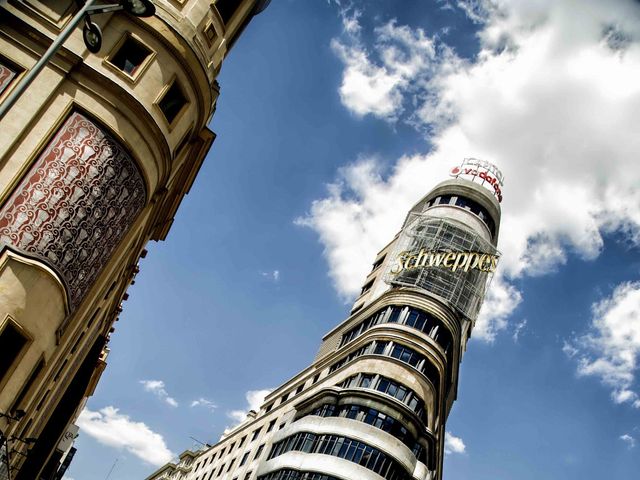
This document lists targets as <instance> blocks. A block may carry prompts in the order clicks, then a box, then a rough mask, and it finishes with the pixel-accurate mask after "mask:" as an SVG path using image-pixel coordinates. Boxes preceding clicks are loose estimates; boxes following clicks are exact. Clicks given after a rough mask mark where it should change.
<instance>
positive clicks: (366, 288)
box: [360, 278, 376, 295]
mask: <svg viewBox="0 0 640 480" xmlns="http://www.w3.org/2000/svg"><path fill="white" fill-rule="evenodd" d="M375 281H376V279H375V278H372V279H371V280H369V281H368V282H367V283H365V284H364V286H363V287H362V290H360V295H364V294H365V293H367V292H368V291H369V290H371V287H373V282H375Z"/></svg>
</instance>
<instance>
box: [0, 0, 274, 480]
mask: <svg viewBox="0 0 640 480" xmlns="http://www.w3.org/2000/svg"><path fill="white" fill-rule="evenodd" d="M81 3H83V2H76V1H75V0H47V1H45V0H28V1H22V0H20V1H18V0H15V1H14V0H9V1H7V2H2V5H0V104H2V102H3V101H5V100H6V99H7V98H8V96H9V95H10V94H11V92H12V91H13V90H14V89H15V88H16V86H17V85H18V84H19V83H20V82H21V81H22V79H23V78H24V77H25V76H26V75H27V74H28V72H29V71H30V70H31V69H32V68H33V67H34V65H35V64H36V62H37V61H38V59H39V58H40V57H42V56H43V54H44V52H45V51H46V50H47V49H48V47H49V46H50V45H51V44H52V42H54V40H55V39H56V38H57V37H58V36H59V35H60V34H61V32H63V31H64V29H65V27H66V26H67V25H69V24H70V22H71V21H72V19H73V17H74V15H75V14H76V12H77V11H78V9H79V8H80V6H79V4H81ZM96 3H97V4H99V3H101V2H96ZM104 3H109V2H104ZM112 3H122V2H112ZM152 3H153V4H154V6H155V14H154V15H153V16H151V17H148V18H137V17H134V16H132V15H130V14H127V13H125V12H124V11H117V12H112V13H105V14H100V15H93V16H92V21H94V22H95V23H96V24H98V25H99V27H100V29H101V30H102V37H103V38H102V48H101V49H100V51H99V52H97V53H91V52H89V51H88V50H87V48H86V47H85V44H84V41H83V37H82V28H76V29H75V30H74V31H73V32H72V34H71V36H70V37H69V38H68V39H67V40H66V41H65V43H64V44H63V45H62V47H61V48H59V49H58V50H57V51H56V52H55V54H54V55H53V57H52V58H51V61H50V62H49V63H48V64H47V65H46V66H45V68H44V69H43V70H42V71H41V72H40V73H39V74H38V75H37V77H36V78H35V81H34V82H33V83H32V84H31V85H30V86H29V88H28V89H27V90H26V93H25V94H23V95H22V96H21V97H20V98H19V99H18V101H17V103H15V104H14V105H13V106H12V107H11V108H10V109H9V110H8V112H7V114H6V115H5V116H4V117H3V118H2V119H0V131H2V135H0V434H1V435H0V440H2V441H1V442H0V451H4V448H3V447H4V446H5V445H4V444H5V443H7V442H9V440H7V442H5V440H6V439H7V438H12V437H17V438H18V439H24V438H33V439H35V444H34V445H32V446H31V448H30V450H29V452H28V453H27V448H26V445H25V444H24V443H23V442H20V441H15V442H14V443H12V444H11V445H10V446H9V445H8V444H7V447H8V448H7V451H14V452H13V453H14V454H13V455H12V458H11V459H10V460H9V462H8V463H9V466H8V467H7V466H6V462H5V461H3V462H0V464H5V465H4V467H0V478H3V477H2V473H3V472H2V471H1V469H2V468H5V469H6V468H8V469H10V470H11V471H12V472H11V478H17V479H18V480H33V479H35V478H38V479H40V478H45V479H49V478H54V475H57V470H59V467H58V465H59V460H60V458H61V456H62V455H63V454H64V452H63V451H62V450H61V448H63V447H61V443H60V440H61V439H62V437H63V436H65V435H66V436H68V435H69V434H72V433H73V428H71V427H70V425H71V424H72V423H73V421H74V419H75V418H76V416H77V415H78V413H79V411H80V409H81V407H82V405H83V403H84V400H85V399H86V397H87V396H88V395H90V394H91V393H92V391H93V388H94V387H95V384H96V382H97V380H98V378H99V376H100V374H101V372H102V370H103V368H104V366H105V360H106V356H107V353H108V348H107V344H108V341H109V337H110V335H111V334H112V332H113V330H114V322H115V321H117V319H118V315H119V313H120V312H121V310H122V306H121V303H122V302H123V301H124V300H126V298H127V294H126V293H125V292H126V290H127V287H128V286H129V285H130V284H131V283H132V282H133V281H134V277H135V275H136V273H137V271H138V261H139V258H140V257H144V255H145V254H146V251H145V249H144V247H145V244H146V243H147V242H148V241H149V240H163V239H164V238H165V237H166V235H167V233H168V231H169V229H170V227H171V224H172V221H173V218H174V215H175V213H176V210H177V208H178V206H179V205H180V203H181V201H182V198H183V196H184V195H185V194H186V193H187V192H188V191H189V188H190V186H191V184H192V183H193V181H194V178H195V176H196V174H197V173H198V169H199V167H200V165H201V164H202V162H203V160H204V158H205V155H206V153H207V152H208V150H209V148H210V147H211V144H212V142H213V141H214V138H215V134H214V133H213V132H212V131H211V130H209V128H208V127H207V124H208V122H209V120H210V118H211V116H212V115H213V114H214V112H215V107H216V101H217V98H218V94H219V86H218V83H217V81H216V76H217V74H218V72H219V71H220V67H221V65H222V62H223V60H224V58H225V56H226V55H227V53H228V51H229V50H230V48H231V46H232V45H233V44H234V42H235V41H236V39H237V38H238V37H239V35H240V34H241V32H242V30H243V29H244V27H246V25H247V24H248V23H249V21H250V20H251V19H252V18H253V16H254V15H255V14H256V13H259V12H260V11H261V10H262V9H264V8H265V7H266V5H267V4H268V1H264V0H217V1H206V0H154V1H153V2H152ZM70 428H71V429H70ZM3 460H4V459H3ZM5 473H6V472H5ZM59 476H61V474H60V475H59ZM55 478H58V477H55Z"/></svg>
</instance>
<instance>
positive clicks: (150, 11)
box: [0, 0, 156, 120]
mask: <svg viewBox="0 0 640 480" xmlns="http://www.w3.org/2000/svg"><path fill="white" fill-rule="evenodd" d="M77 1H78V2H79V3H81V2H80V0H77ZM95 3H96V0H86V1H85V2H84V3H81V7H80V9H79V10H78V12H77V13H76V14H75V16H74V17H73V18H72V19H71V20H70V21H69V23H68V24H67V26H66V27H65V28H64V29H63V30H62V31H61V32H60V34H59V35H58V36H57V37H56V39H55V40H54V41H53V43H52V44H51V45H50V46H49V48H48V49H47V51H46V52H45V53H44V55H42V57H41V58H40V60H38V61H37V62H36V64H35V65H34V66H33V67H32V68H31V69H30V70H29V72H27V74H26V75H25V76H24V77H22V79H21V80H20V81H19V82H18V84H17V85H16V86H15V88H14V89H13V90H12V91H11V93H10V94H9V95H7V98H5V100H4V101H3V102H2V104H1V105H0V120H2V119H3V118H4V116H5V115H6V113H7V112H8V111H9V109H10V108H11V107H12V106H13V104H14V103H16V101H17V100H18V98H20V97H21V96H22V94H23V93H24V91H25V90H26V89H27V87H28V86H29V85H31V82H33V80H34V79H35V77H36V76H37V75H38V73H40V71H41V70H42V69H43V68H44V67H45V65H46V64H47V63H49V60H51V58H52V57H53V55H55V53H56V52H57V51H58V50H59V49H60V47H62V45H63V44H64V42H65V40H66V39H67V38H68V37H69V35H71V32H73V31H74V30H75V29H76V27H77V26H78V25H79V24H80V22H81V21H82V20H83V19H84V21H85V23H84V27H83V29H82V38H83V39H84V44H85V45H86V47H87V50H89V51H90V52H91V53H98V52H99V51H100V47H101V46H102V32H100V28H99V27H98V26H97V25H96V24H95V23H93V22H92V21H91V15H99V14H101V13H109V12H117V11H119V10H124V11H125V12H127V13H130V14H131V15H133V16H136V17H151V16H153V15H154V14H155V13H156V7H155V5H154V4H153V3H152V2H151V1H150V0H118V1H117V3H110V4H104V5H102V4H101V5H96V4H95Z"/></svg>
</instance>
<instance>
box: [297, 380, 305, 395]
mask: <svg viewBox="0 0 640 480" xmlns="http://www.w3.org/2000/svg"><path fill="white" fill-rule="evenodd" d="M303 388H304V383H301V384H300V385H298V388H296V395H298V394H299V393H300V392H302V389H303Z"/></svg>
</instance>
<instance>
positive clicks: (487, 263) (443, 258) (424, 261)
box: [390, 248, 499, 275]
mask: <svg viewBox="0 0 640 480" xmlns="http://www.w3.org/2000/svg"><path fill="white" fill-rule="evenodd" d="M498 258H499V257H498V256H497V255H493V254H490V253H481V252H444V251H430V250H426V249H424V248H423V249H421V250H420V251H419V252H415V251H414V252H401V253H400V254H399V255H398V258H397V260H396V263H395V264H394V265H393V267H391V270H390V273H392V274H394V275H397V274H399V273H401V272H403V271H405V270H412V269H415V268H448V269H450V270H451V271H452V272H456V271H463V272H468V271H469V270H474V269H475V270H480V271H481V272H487V273H493V272H495V271H496V267H497V266H498Z"/></svg>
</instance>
